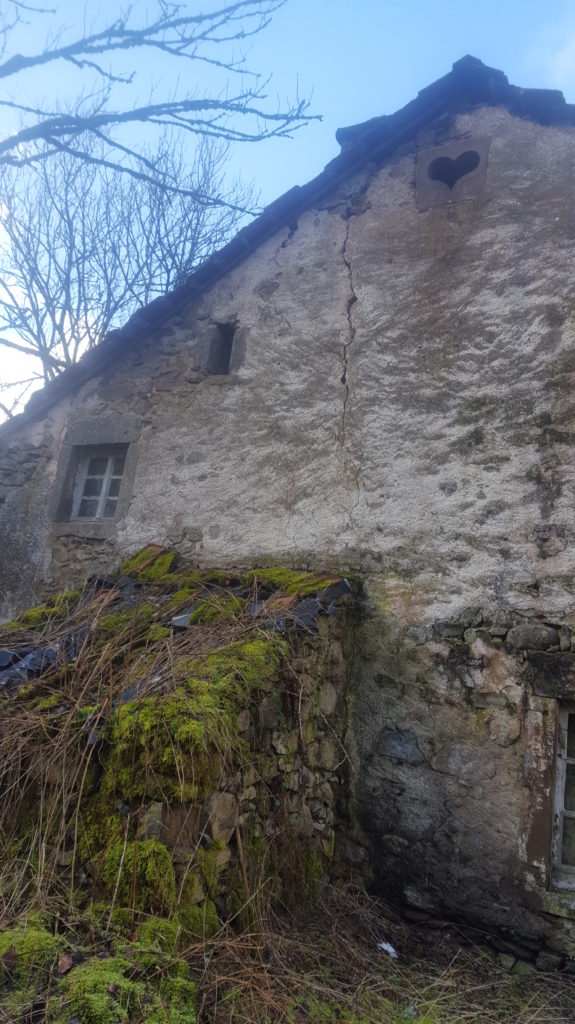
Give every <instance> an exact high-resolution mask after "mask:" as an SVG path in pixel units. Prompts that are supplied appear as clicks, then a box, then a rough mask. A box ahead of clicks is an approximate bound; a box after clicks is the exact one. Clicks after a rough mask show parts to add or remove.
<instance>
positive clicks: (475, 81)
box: [0, 56, 575, 439]
mask: <svg viewBox="0 0 575 1024" xmlns="http://www.w3.org/2000/svg"><path fill="white" fill-rule="evenodd" d="M480 105H488V106H504V107H506V108H507V109H508V110H509V111H510V113H512V114H515V115H516V116H518V117H525V118H527V119H529V120H533V121H536V122H538V123H541V124H573V125H575V105H573V104H568V103H567V102H566V100H565V98H564V96H563V93H562V92H560V91H559V90H554V89H522V88H520V87H519V86H514V85H510V84H509V82H508V79H507V77H506V76H505V74H504V73H503V72H502V71H497V70H496V69H494V68H489V67H487V66H486V65H485V64H483V63H482V62H481V61H480V60H478V59H477V58H476V57H471V56H466V57H463V58H462V59H461V60H458V61H456V62H455V64H454V65H453V68H452V70H451V71H450V72H448V74H446V75H444V76H443V77H442V78H439V79H438V80H437V81H436V82H433V83H432V84H431V85H428V86H426V87H425V88H424V89H422V90H421V91H420V92H419V93H418V95H417V97H416V98H415V99H414V100H411V102H410V103H408V104H407V105H406V106H404V107H402V108H401V109H400V110H398V111H396V112H395V113H394V114H390V115H385V116H383V117H376V118H373V119H372V120H370V121H367V122H364V123H363V124H358V125H352V126H350V127H347V128H340V129H338V131H337V132H336V139H337V141H338V142H339V143H340V145H341V146H342V152H341V153H340V154H339V155H338V156H336V157H335V158H334V159H333V160H332V161H330V163H328V164H327V166H326V167H325V168H324V170H323V171H321V173H320V174H318V175H317V177H315V178H313V179H312V180H311V181H309V182H308V183H307V184H305V185H302V186H299V185H296V186H295V187H294V188H292V189H290V190H289V191H288V192H285V193H284V194H283V195H282V196H280V197H279V198H278V199H276V200H275V201H274V202H272V203H270V205H269V206H266V208H265V209H264V210H263V212H262V213H261V214H260V215H259V216H258V217H256V218H255V220H253V221H252V222H251V223H250V224H247V225H246V226H245V227H243V228H242V229H241V230H240V231H239V232H238V234H237V235H235V237H234V238H233V239H232V240H231V241H230V242H228V243H227V245H225V246H223V248H222V249H219V250H218V251H217V252H215V253H214V254H213V255H212V256H210V257H209V258H208V259H207V260H206V261H205V262H204V263H202V264H201V265H200V266H199V267H198V268H197V269H196V270H195V271H193V273H192V274H191V275H190V277H189V278H188V280H187V281H186V282H185V283H184V284H183V285H180V286H179V287H178V288H176V289H174V290H173V291H171V292H168V293H167V294H166V295H162V296H160V297H158V298H157V299H154V300H153V301H152V302H150V303H149V304H148V305H147V306H144V307H142V309H139V310H137V311H136V312H135V313H133V314H132V316H131V317H130V319H129V320H128V321H127V322H126V323H125V324H124V326H123V327H121V328H119V329H117V330H112V331H109V332H108V334H107V335H106V337H105V338H104V339H103V341H102V342H101V343H100V344H99V345H98V346H97V347H96V348H94V349H91V350H90V351H89V352H87V353H86V354H85V355H84V356H83V357H82V359H81V360H80V361H79V362H78V363H76V364H75V365H74V366H71V367H70V368H69V369H67V370H65V371H64V372H63V373H62V374H60V375H59V376H58V377H56V378H55V380H53V381H51V382H50V383H49V384H47V385H45V387H44V388H42V390H40V391H37V392H35V393H34V394H33V395H32V396H31V397H30V399H29V401H28V403H27V405H26V408H25V409H24V411H23V412H22V413H20V414H19V415H17V416H14V417H13V418H12V419H10V420H8V421H7V422H6V423H4V424H2V425H1V426H0V439H4V438H5V437H8V436H9V435H10V434H12V433H16V432H17V431H18V429H19V428H20V427H21V426H23V425H24V424H27V423H29V422H32V421H33V420H35V419H39V418H40V417H41V416H42V415H43V414H44V413H45V412H47V410H48V409H50V408H51V407H52V406H53V405H55V404H56V403H57V402H59V401H60V400H61V399H62V398H65V397H66V396H67V395H68V394H69V393H71V392H73V391H74V390H76V388H78V387H80V386H81V385H82V384H84V383H85V382H86V381H88V380H90V378H92V377H94V376H96V375H97V374H99V373H101V372H102V370H104V369H105V368H106V367H107V366H108V365H109V364H110V363H111V362H112V361H113V360H114V359H115V358H117V357H118V356H119V355H120V354H123V353H125V352H126V350H127V349H129V348H130V347H131V346H132V345H135V344H137V343H139V342H141V341H143V340H144V339H145V338H146V337H148V336H149V334H150V333H151V332H152V331H154V330H157V329H158V328H159V327H160V326H162V325H163V324H164V323H166V322H167V321H168V320H169V319H170V318H171V317H172V316H174V315H175V314H177V313H178V312H179V311H180V310H181V309H182V308H183V307H184V306H185V305H187V304H188V303H189V302H191V301H193V299H194V298H196V297H197V296H199V295H201V294H202V293H203V292H205V291H206V290H207V289H208V288H210V287H212V286H213V285H214V284H215V283H216V282H217V281H218V280H220V279H221V278H222V277H223V276H224V275H225V274H227V273H229V272H230V271H231V270H233V269H234V268H235V267H237V266H238V265H239V264H240V263H242V262H243V260H244V259H245V258H246V256H248V255H250V254H251V253H253V252H255V250H256V249H258V248H259V246H260V245H262V244H263V243H264V242H265V241H267V240H268V239H269V238H271V237H273V235H274V234H276V232H277V231H279V230H280V229H281V228H282V227H286V226H288V225H290V224H291V223H293V221H294V220H295V219H297V218H298V217H299V216H301V214H302V213H304V212H305V211H306V210H308V209H310V207H312V206H313V205H314V203H317V202H319V201H321V200H322V199H323V198H325V197H326V196H327V195H328V194H329V193H330V192H332V191H333V189H334V188H335V187H337V186H338V185H339V184H341V182H342V181H344V180H345V179H346V178H348V177H350V176H351V175H352V174H354V173H356V172H357V171H358V170H360V169H361V168H362V167H363V166H364V165H365V164H366V163H367V162H368V161H377V160H381V159H384V158H385V157H387V156H389V155H391V154H392V153H393V151H394V150H395V149H397V148H398V147H399V146H400V145H402V144H404V143H405V142H407V141H409V139H410V138H411V137H412V136H413V135H414V134H415V133H416V132H417V131H418V130H419V129H420V128H421V127H422V126H423V125H424V124H426V123H429V122H430V121H432V120H434V119H435V118H437V117H438V116H440V115H441V114H443V113H447V112H452V113H458V112H461V111H463V110H469V109H473V108H474V107H476V106H480Z"/></svg>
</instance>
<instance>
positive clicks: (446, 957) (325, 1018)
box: [188, 887, 575, 1024]
mask: <svg viewBox="0 0 575 1024" xmlns="http://www.w3.org/2000/svg"><path fill="white" fill-rule="evenodd" d="M382 939H385V940H386V941H391V943H392V945H394V947H395V948H396V949H397V950H398V951H399V958H398V959H397V960H392V959H391V958H390V957H389V956H388V954H387V953H385V952H383V951H382V950H380V949H378V942H380V941H381V940H382ZM200 952H201V955H202V957H203V958H204V963H205V969H204V970H203V971H202V973H201V974H200V975H199V978H198V981H199V992H200V1014H199V1020H200V1024H303V1022H310V1024H401V1022H409V1021H411V1022H412V1024H572V1022H573V1021H575V991H573V985H572V982H571V980H570V979H569V978H564V977H561V976H559V975H542V974H539V973H536V972H533V973H531V974H528V975H513V974H509V973H507V972H506V971H504V970H503V969H502V968H500V967H499V966H498V964H497V961H496V959H495V956H494V954H493V953H492V952H491V951H490V950H489V949H488V948H481V947H478V946H471V945H470V944H469V941H468V940H467V939H466V937H465V936H464V935H463V934H460V933H458V931H457V929H456V928H454V927H450V926H447V925H446V926H445V928H443V929H440V930H436V929H434V930H429V929H425V928H419V929H413V928H408V927H407V926H406V925H405V924H404V923H402V922H401V921H400V920H398V918H397V916H396V915H394V914H392V913H391V912H390V910H389V908H387V907H385V906H384V905H382V904H381V903H379V902H378V901H376V900H374V899H371V898H370V897H368V896H367V895H366V894H365V893H363V892H359V891H357V890H350V889H348V888H346V887H336V888H330V889H328V890H326V892H325V894H324V897H323V899H322V900H321V903H320V905H319V906H318V907H317V908H315V909H314V910H313V912H312V913H309V912H308V914H307V915H306V916H305V917H303V916H302V915H301V914H299V915H298V917H297V918H295V919H291V920H286V918H285V917H283V918H278V917H275V916H274V915H273V914H272V913H271V912H270V911H269V908H268V912H267V915H266V917H265V919H260V920H259V922H258V928H257V929H256V930H252V932H244V933H242V934H240V935H233V934H231V933H229V932H224V933H222V934H220V935H219V936H217V937H216V938H215V939H214V940H212V941H211V942H208V943H205V944H203V945H202V948H201V951H200V949H199V948H198V947H194V948H191V949H190V950H188V956H189V957H190V962H191V963H192V964H193V963H194V961H195V962H197V958H198V957H199V956H200Z"/></svg>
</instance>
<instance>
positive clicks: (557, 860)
mask: <svg viewBox="0 0 575 1024" xmlns="http://www.w3.org/2000/svg"><path fill="white" fill-rule="evenodd" d="M569 715H575V704H567V703H565V704H563V703H562V704H560V705H559V714H558V717H557V742H556V753H555V794H554V797H555V798H554V814H553V849H552V874H551V877H552V884H553V886H554V888H556V889H575V865H571V864H564V863H563V862H562V860H561V856H562V850H563V822H564V821H565V818H570V819H571V820H574V819H575V811H568V810H566V809H565V784H566V779H567V765H569V764H574V765H575V757H569V756H568V754H567V739H568V731H569Z"/></svg>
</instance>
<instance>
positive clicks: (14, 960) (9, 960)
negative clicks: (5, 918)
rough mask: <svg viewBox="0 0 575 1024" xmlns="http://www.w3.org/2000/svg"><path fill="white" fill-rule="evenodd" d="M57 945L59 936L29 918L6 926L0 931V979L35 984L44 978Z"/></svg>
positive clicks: (60, 942) (57, 947)
mask: <svg viewBox="0 0 575 1024" xmlns="http://www.w3.org/2000/svg"><path fill="white" fill-rule="evenodd" d="M61 948H62V939H61V938H58V937H57V936H55V935H52V934H51V933H50V932H49V931H47V930H46V929H45V928H43V927H40V926H39V925H38V924H36V923H35V922H33V921H30V919H29V920H28V922H27V923H22V924H19V925H17V926H16V927H15V928H9V929H8V930H7V931H4V932H2V933H0V978H1V979H2V980H4V981H6V980H7V977H8V976H11V977H12V979H14V980H15V981H17V982H27V983H30V982H32V981H33V982H34V983H38V984H39V983H41V982H42V981H45V980H47V978H48V976H49V973H50V969H51V967H52V965H53V963H54V960H55V958H56V957H57V955H58V953H59V951H60V950H61ZM12 950H13V952H10V951H12Z"/></svg>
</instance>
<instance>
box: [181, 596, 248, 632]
mask: <svg viewBox="0 0 575 1024" xmlns="http://www.w3.org/2000/svg"><path fill="white" fill-rule="evenodd" d="M243 607H244V602H243V601H242V600H241V599H240V598H239V597H235V596H234V595H233V594H214V595H212V596H210V597H207V598H206V600H205V601H202V603H201V604H200V605H198V607H197V608H196V609H195V611H193V612H192V615H191V617H190V625H194V623H196V622H216V621H224V620H225V619H233V618H235V617H236V616H237V615H239V614H240V613H241V611H242V610H243Z"/></svg>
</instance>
